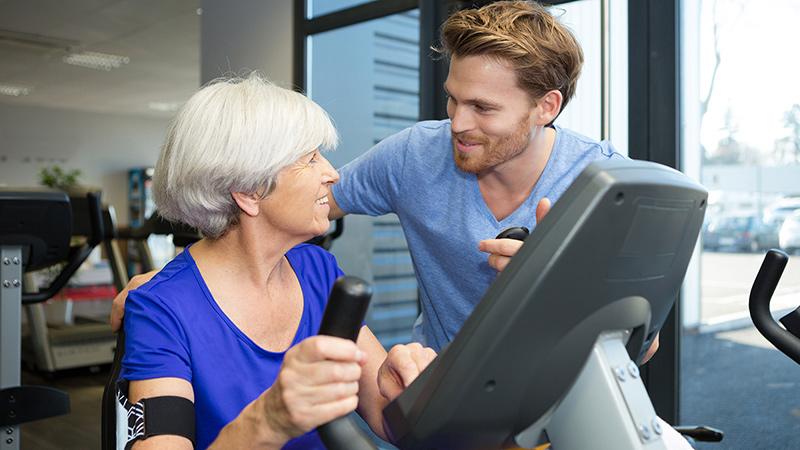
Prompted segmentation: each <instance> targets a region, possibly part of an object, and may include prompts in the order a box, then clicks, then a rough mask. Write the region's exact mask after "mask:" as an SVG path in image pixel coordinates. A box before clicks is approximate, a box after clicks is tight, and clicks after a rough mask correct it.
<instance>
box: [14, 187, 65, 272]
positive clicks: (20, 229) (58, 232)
mask: <svg viewBox="0 0 800 450" xmlns="http://www.w3.org/2000/svg"><path fill="white" fill-rule="evenodd" d="M71 235H72V210H71V209H70V203H69V198H68V197H67V194H65V193H64V192H61V191H54V190H48V189H21V188H0V245H21V246H22V262H23V265H24V266H25V269H26V270H35V269H40V268H43V267H48V266H52V265H53V264H55V263H58V262H61V261H64V260H65V259H67V254H68V253H69V240H70V236H71Z"/></svg>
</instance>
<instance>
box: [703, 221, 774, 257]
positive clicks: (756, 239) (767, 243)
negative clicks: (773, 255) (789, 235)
mask: <svg viewBox="0 0 800 450" xmlns="http://www.w3.org/2000/svg"><path fill="white" fill-rule="evenodd" d="M778 227H779V225H778V224H777V223H776V222H774V221H773V222H769V223H765V222H763V221H762V220H761V219H760V218H758V217H757V216H755V215H729V216H720V217H716V218H712V219H711V220H710V221H709V223H708V226H706V227H705V229H704V231H703V248H705V249H707V250H711V251H717V250H733V251H747V252H758V251H762V250H765V249H768V248H773V247H777V246H778V244H779V242H778Z"/></svg>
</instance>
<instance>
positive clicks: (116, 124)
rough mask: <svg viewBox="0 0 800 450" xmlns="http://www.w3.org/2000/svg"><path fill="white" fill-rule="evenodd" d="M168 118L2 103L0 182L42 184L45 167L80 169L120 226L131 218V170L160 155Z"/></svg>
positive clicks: (83, 178) (85, 179)
mask: <svg viewBox="0 0 800 450" xmlns="http://www.w3.org/2000/svg"><path fill="white" fill-rule="evenodd" d="M167 123H168V119H155V118H146V117H137V116H125V115H113V114H97V113H88V112H78V111H72V110H59V109H48V108H40V107H27V106H16V105H14V106H12V105H7V104H0V184H3V185H7V186H31V185H36V184H38V172H39V170H40V169H41V168H42V167H45V166H51V165H53V164H58V165H60V166H62V167H63V168H66V169H80V170H81V171H82V173H83V175H82V176H81V181H82V182H83V184H87V185H93V186H99V187H100V188H101V189H102V190H103V199H104V201H105V202H106V203H109V204H111V205H114V206H115V208H116V210H117V217H118V220H119V222H120V223H121V224H126V223H127V222H128V216H127V170H128V169H129V168H131V167H137V166H151V165H153V164H155V162H156V159H157V158H158V152H159V148H160V146H161V143H162V142H163V139H164V134H165V132H166V128H167Z"/></svg>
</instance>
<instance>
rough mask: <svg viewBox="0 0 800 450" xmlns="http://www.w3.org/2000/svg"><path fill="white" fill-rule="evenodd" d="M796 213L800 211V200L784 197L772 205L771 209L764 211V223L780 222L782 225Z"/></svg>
mask: <svg viewBox="0 0 800 450" xmlns="http://www.w3.org/2000/svg"><path fill="white" fill-rule="evenodd" d="M795 211H800V198H798V197H784V198H782V199H780V200H778V201H777V202H775V203H773V204H772V205H770V207H768V208H767V210H766V211H764V221H765V222H779V223H781V224H782V223H783V220H784V219H786V218H787V217H789V216H790V215H792V213H794V212H795ZM779 228H780V227H779Z"/></svg>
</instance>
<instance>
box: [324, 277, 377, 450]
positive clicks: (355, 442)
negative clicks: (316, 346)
mask: <svg viewBox="0 0 800 450" xmlns="http://www.w3.org/2000/svg"><path fill="white" fill-rule="evenodd" d="M371 298H372V288H371V287H370V286H369V284H367V283H366V282H365V281H364V280H361V279H360V278H356V277H341V278H339V279H338V280H336V283H334V285H333V289H331V294H330V296H329V298H328V304H327V305H325V313H324V314H323V316H322V322H321V323H320V326H319V333H318V334H320V335H327V336H336V337H340V338H344V339H350V340H351V341H353V342H355V341H356V340H357V339H358V333H359V331H360V330H361V325H362V324H363V323H364V318H365V317H366V315H367V308H369V302H370V299H371ZM317 431H318V432H319V436H320V439H321V440H322V442H323V443H324V444H325V446H326V447H328V450H339V449H341V450H373V449H375V446H374V445H372V442H371V441H370V440H369V438H367V436H366V434H365V433H364V432H363V431H362V430H361V429H360V428H358V426H356V425H355V424H354V423H353V422H352V421H351V420H349V418H348V417H347V416H344V417H340V418H338V419H336V420H333V421H331V422H329V423H326V424H324V425H321V426H320V427H318V428H317ZM340 443H346V446H345V447H337V445H339V444H340Z"/></svg>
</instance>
